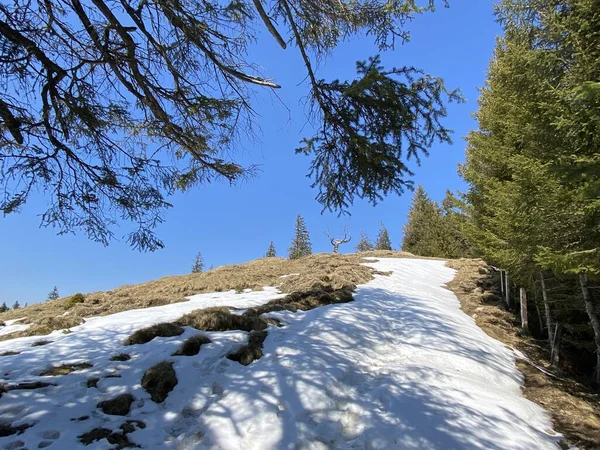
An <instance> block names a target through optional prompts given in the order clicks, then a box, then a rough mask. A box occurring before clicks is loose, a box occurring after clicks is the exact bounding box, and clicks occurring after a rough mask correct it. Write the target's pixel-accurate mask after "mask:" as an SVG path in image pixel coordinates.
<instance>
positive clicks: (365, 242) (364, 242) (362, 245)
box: [356, 231, 373, 252]
mask: <svg viewBox="0 0 600 450" xmlns="http://www.w3.org/2000/svg"><path fill="white" fill-rule="evenodd" d="M369 250H373V243H372V242H371V241H370V240H369V236H367V234H366V233H365V232H364V231H361V233H360V240H359V241H358V244H356V251H357V252H368V251H369Z"/></svg>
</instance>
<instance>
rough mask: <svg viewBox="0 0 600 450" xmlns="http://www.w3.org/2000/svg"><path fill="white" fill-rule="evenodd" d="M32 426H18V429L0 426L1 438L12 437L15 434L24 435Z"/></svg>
mask: <svg viewBox="0 0 600 450" xmlns="http://www.w3.org/2000/svg"><path fill="white" fill-rule="evenodd" d="M32 426H33V425H29V424H26V423H24V424H23V425H18V426H16V427H13V426H10V425H1V424H0V437H6V436H12V435H13V434H17V435H19V434H22V433H23V432H24V431H25V430H26V429H27V428H30V427H32Z"/></svg>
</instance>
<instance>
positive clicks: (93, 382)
mask: <svg viewBox="0 0 600 450" xmlns="http://www.w3.org/2000/svg"><path fill="white" fill-rule="evenodd" d="M98 381H100V378H88V380H87V387H88V389H89V388H95V387H98Z"/></svg>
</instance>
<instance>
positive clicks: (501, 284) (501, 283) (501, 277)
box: [500, 269, 504, 297]
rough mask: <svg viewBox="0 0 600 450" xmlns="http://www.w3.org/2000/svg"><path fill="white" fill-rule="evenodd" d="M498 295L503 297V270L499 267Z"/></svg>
mask: <svg viewBox="0 0 600 450" xmlns="http://www.w3.org/2000/svg"><path fill="white" fill-rule="evenodd" d="M500 295H501V296H502V297H504V270H502V269H500Z"/></svg>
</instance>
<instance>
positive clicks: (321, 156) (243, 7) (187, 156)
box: [0, 0, 458, 250]
mask: <svg viewBox="0 0 600 450" xmlns="http://www.w3.org/2000/svg"><path fill="white" fill-rule="evenodd" d="M263 3H265V2H260V1H255V2H246V1H227V2H221V1H218V0H206V1H198V2H183V3H181V2H170V1H166V0H157V1H156V2H144V1H142V2H138V1H132V0H123V1H122V2H121V3H119V9H118V13H117V12H115V8H114V5H113V4H112V3H108V2H106V1H104V0H97V1H94V2H92V3H86V4H85V5H81V4H80V3H79V2H68V3H64V4H63V3H60V4H59V3H57V2H53V1H46V2H29V1H25V0H15V1H14V2H10V3H5V4H3V7H2V10H1V11H0V15H1V18H0V19H1V21H0V37H1V39H2V56H3V61H2V65H3V66H2V67H3V70H2V71H1V72H0V84H2V86H12V87H13V89H3V90H2V94H0V124H1V129H0V130H1V133H0V153H1V154H2V155H3V157H4V164H2V165H1V166H0V167H1V170H0V185H1V186H3V191H1V192H0V199H1V200H0V211H1V212H2V213H3V214H10V213H14V212H17V211H19V210H20V209H21V208H22V207H23V205H24V204H25V203H26V202H27V200H28V199H29V194H30V193H31V192H35V191H40V192H46V194H47V196H48V204H47V207H46V208H45V211H43V214H42V215H41V217H42V225H44V226H48V225H51V226H56V227H57V228H58V230H59V232H60V233H68V232H71V231H83V232H84V233H85V234H86V235H87V236H88V237H89V238H90V239H93V240H95V241H98V242H101V243H103V244H107V243H108V242H109V241H110V240H111V239H112V238H113V233H114V227H116V226H117V225H116V224H117V222H118V220H117V219H121V218H122V219H125V220H128V221H130V222H131V223H132V224H133V228H132V230H131V232H130V233H129V234H128V236H127V239H128V241H129V242H130V244H131V245H132V246H133V247H134V248H139V249H141V250H155V249H157V248H161V247H162V246H163V243H162V241H161V240H160V239H159V238H158V237H157V236H156V235H155V233H154V230H155V228H156V227H157V226H158V225H159V224H160V223H161V222H162V221H163V215H164V212H165V210H166V209H168V208H169V207H171V206H172V205H171V204H170V203H169V201H168V199H169V197H170V196H171V195H172V194H173V193H174V192H176V191H185V190H189V189H192V188H193V187H195V186H197V185H201V184H205V183H208V182H210V181H212V180H214V179H225V180H227V181H229V182H235V181H236V180H239V179H243V178H245V177H247V176H249V175H252V174H253V171H252V167H249V168H245V167H242V166H241V165H240V164H239V162H236V161H234V160H231V159H229V158H228V155H229V154H230V153H231V152H230V150H232V149H233V148H235V146H236V144H238V142H237V141H238V140H239V139H240V137H241V136H244V137H245V136H248V135H252V132H253V126H254V124H255V123H256V121H257V120H258V119H257V118H256V116H255V114H254V105H253V103H254V102H253V98H255V96H256V95H257V94H259V91H260V90H263V89H274V88H279V87H280V86H279V85H278V84H276V83H274V82H272V81H270V80H269V78H268V77H263V76H260V75H258V74H257V70H256V69H257V66H259V65H260V64H255V63H260V61H250V60H249V58H248V47H249V46H250V45H252V46H254V45H257V43H258V45H259V47H260V46H261V45H263V44H264V45H269V44H268V43H267V42H264V41H263V39H271V38H274V39H275V41H276V42H277V43H278V44H279V45H280V46H282V47H283V48H286V47H288V43H289V44H290V45H289V48H288V50H292V49H293V50H297V51H298V52H299V54H300V56H301V57H302V60H303V63H304V68H305V73H306V75H307V80H308V89H309V92H308V93H307V94H308V97H309V98H310V99H311V100H312V103H313V106H314V109H313V111H312V113H311V114H309V119H310V120H311V121H312V122H313V125H314V129H315V130H316V134H315V135H314V136H312V137H310V136H309V137H307V138H306V139H304V140H303V141H302V144H301V147H300V148H299V149H298V152H301V153H306V154H311V155H314V159H313V161H312V164H311V171H310V174H311V175H312V176H313V177H314V185H315V186H317V187H318V188H319V195H318V197H317V199H318V200H319V202H321V204H322V205H323V206H324V207H325V208H329V209H336V210H340V209H341V210H343V209H345V208H347V207H348V205H350V204H351V203H352V201H353V200H354V198H355V197H359V198H367V199H369V200H370V201H372V202H375V201H377V200H379V199H381V198H382V196H384V195H387V194H389V193H395V192H398V193H401V192H402V191H403V189H404V187H405V186H409V185H410V180H409V177H410V176H411V173H410V170H409V169H408V168H407V166H406V164H405V161H406V159H407V158H411V157H412V158H414V159H416V160H418V158H419V156H422V155H426V154H427V149H428V148H429V147H430V146H431V145H432V144H434V143H435V142H436V141H441V142H447V141H449V131H448V130H447V129H446V128H445V127H444V125H443V124H442V123H441V120H442V119H443V118H444V117H445V116H446V109H445V103H446V102H447V101H451V100H455V99H457V98H458V96H457V95H456V93H455V92H450V91H448V90H447V89H446V88H445V87H444V85H443V83H442V80H441V79H439V78H436V77H433V76H430V75H427V74H424V73H422V72H421V71H419V70H418V69H415V68H412V67H410V66H406V67H400V68H392V69H385V68H384V67H382V65H381V63H380V59H379V57H378V56H375V57H373V58H370V59H369V60H368V61H366V62H358V63H357V70H358V76H357V78H356V79H355V80H350V81H344V80H333V81H327V80H323V79H322V78H321V77H320V76H319V74H318V73H317V72H316V70H315V69H316V67H317V66H316V65H314V63H313V62H314V61H317V60H320V59H321V58H322V57H323V56H324V55H327V54H330V53H331V52H332V51H333V50H334V49H335V48H336V47H337V46H338V45H339V44H341V43H344V42H346V41H348V40H350V39H352V38H353V37H355V36H369V37H372V38H373V40H374V41H375V44H376V45H377V47H378V50H379V51H386V50H392V49H394V47H395V44H396V43H401V44H402V43H404V42H407V41H408V40H409V39H408V38H409V33H408V32H407V31H406V29H405V26H406V23H407V22H408V21H410V20H412V19H413V18H414V17H415V16H416V15H418V14H421V13H425V12H428V11H432V10H434V6H435V4H436V3H437V2H435V1H434V0H429V1H425V2H420V3H419V4H418V5H417V2H415V1H408V0H406V1H404V0H399V1H394V2H390V1H388V0H357V1H351V2H340V1H338V0H320V1H314V0H308V1H302V2H292V1H290V0H278V1H273V2H266V4H264V5H263ZM440 3H445V2H444V1H440ZM265 29H266V30H268V31H269V33H266V32H264V31H265ZM105 31H106V33H105ZM261 48H262V47H261ZM265 48H266V47H265ZM293 50H292V51H293ZM90 55H93V57H90ZM159 74H160V75H159ZM157 76H159V77H160V80H157ZM98 86H102V87H103V88H102V89H98ZM16 92H27V93H28V95H27V96H19V95H16ZM156 148H160V149H161V152H160V153H156V151H155V150H156ZM89 155H94V158H92V159H90V158H89Z"/></svg>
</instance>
